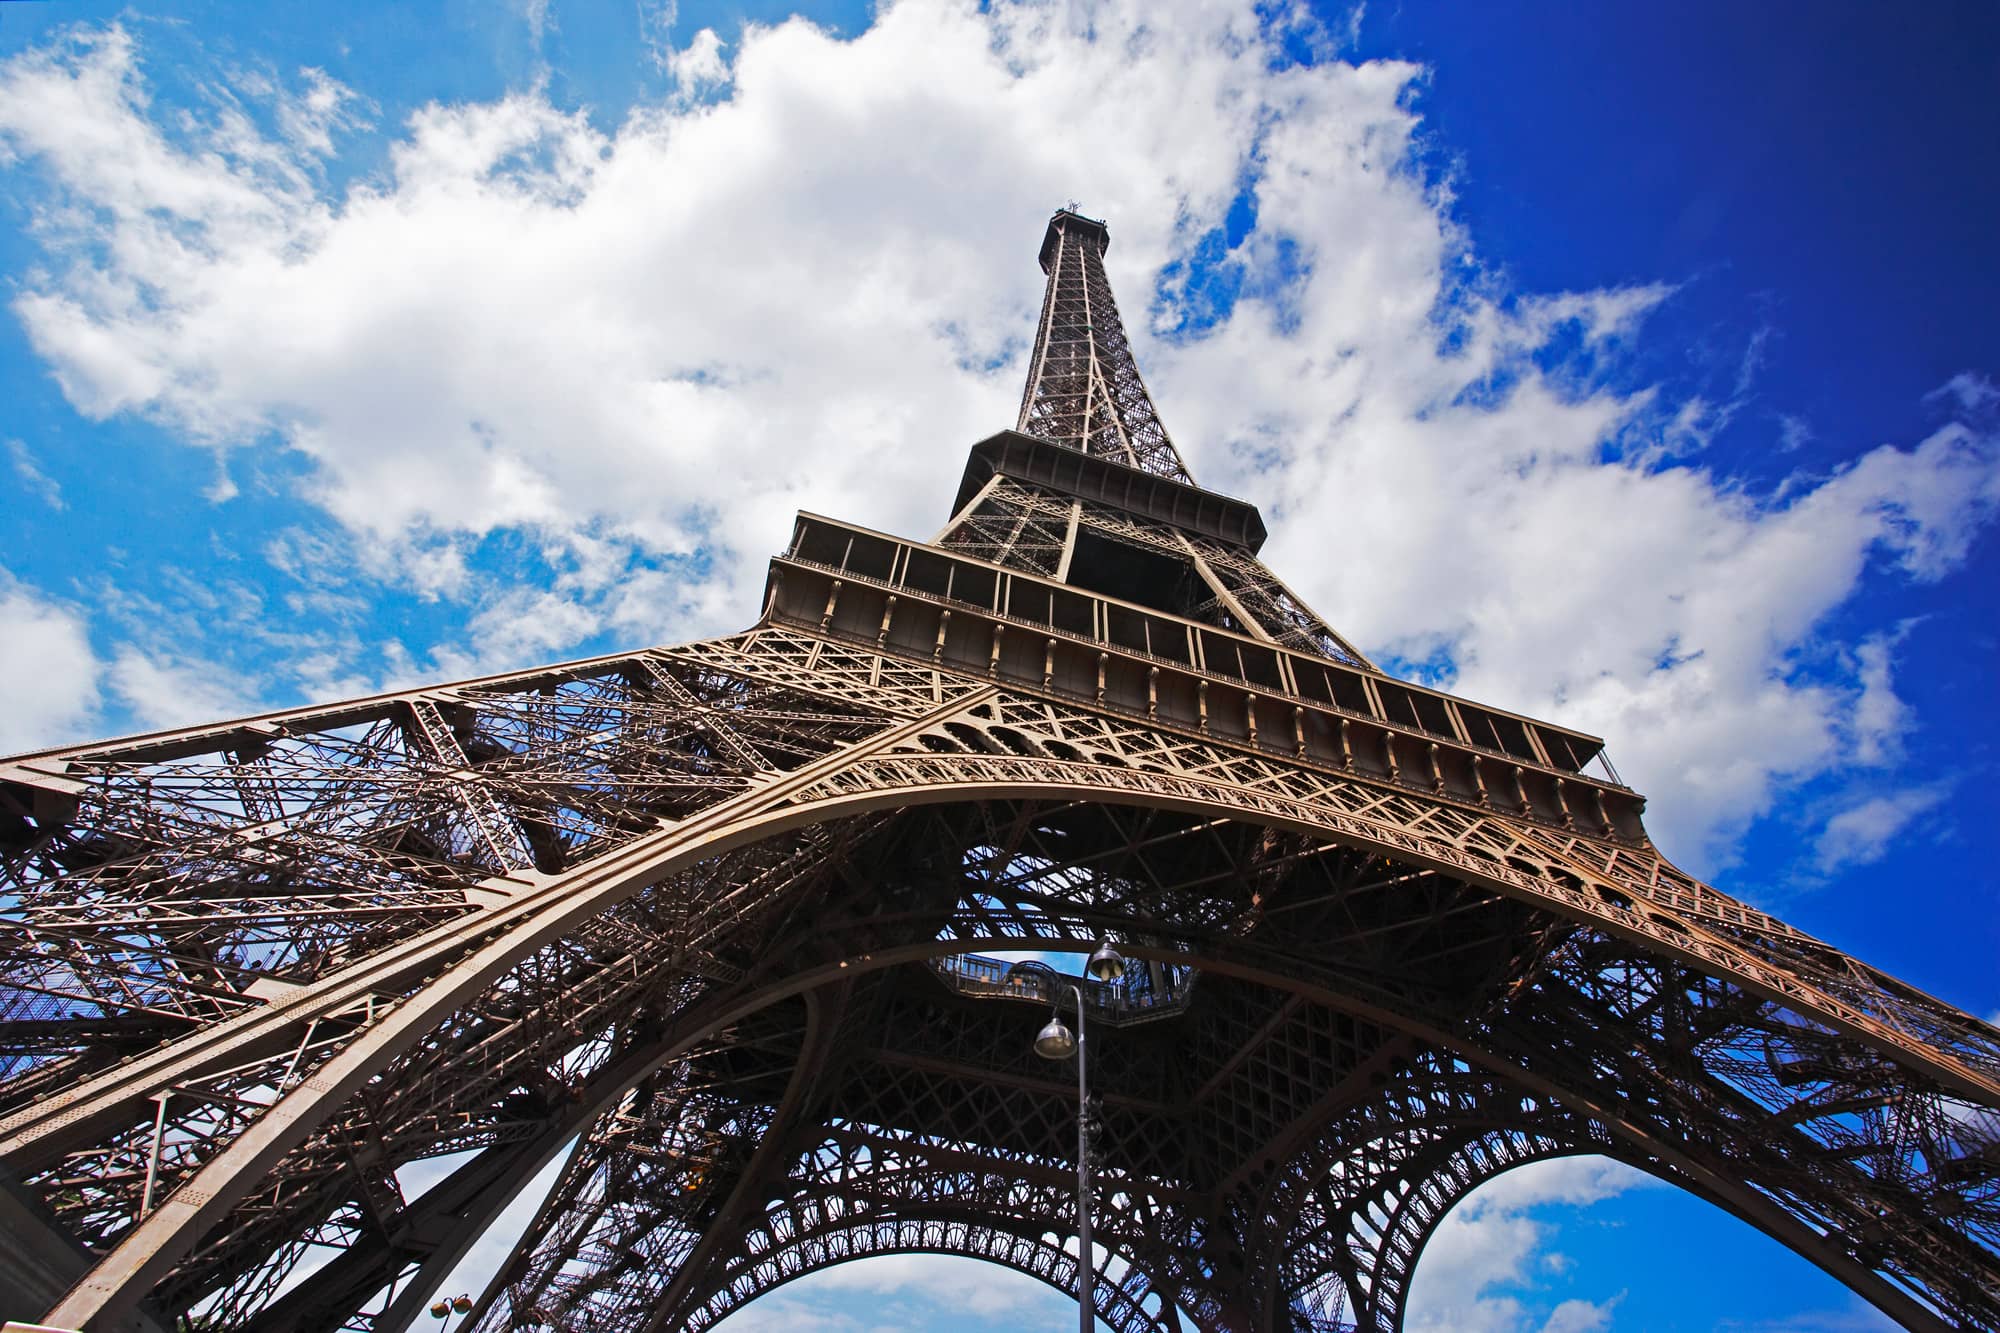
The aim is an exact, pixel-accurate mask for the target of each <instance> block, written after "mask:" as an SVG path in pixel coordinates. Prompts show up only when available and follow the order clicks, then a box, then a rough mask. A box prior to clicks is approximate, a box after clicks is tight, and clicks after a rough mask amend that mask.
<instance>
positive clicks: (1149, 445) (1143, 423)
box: [1019, 213, 1192, 484]
mask: <svg viewBox="0 0 2000 1333" xmlns="http://www.w3.org/2000/svg"><path fill="white" fill-rule="evenodd" d="M1108 244H1109V233H1108V232H1107V231H1106V230H1105V229H1104V226H1103V224H1102V223H1098V222H1093V221H1091V220H1090V219H1088V218H1082V217H1078V216H1076V215H1075V214H1073V213H1058V214H1057V215H1056V217H1055V220H1054V221H1053V222H1051V223H1050V224H1049V238H1048V240H1047V241H1046V242H1045V243H1044V249H1043V258H1042V267H1043V268H1044V269H1045V270H1047V272H1048V286H1047V288H1046V290H1045V291H1044V293H1043V297H1042V316H1041V323H1040V325H1039V326H1038V330H1037V334H1036V338H1035V351H1034V356H1033V359H1032V360H1031V362H1030V364H1029V367H1028V385H1027V390H1026V392H1025V393H1024V394H1023V395H1022V398H1021V415H1020V422H1019V429H1021V430H1023V431H1025V432H1027V433H1028V434H1031V435H1039V436H1041V437H1042V438H1044V439H1049V440H1054V441H1056V442H1057V443H1058V444H1066V445H1069V446H1070V447H1071V448H1073V449H1081V450H1082V451H1083V452H1085V453H1087V454H1098V455H1101V456H1103V457H1106V458H1112V459H1116V460H1117V461H1118V462H1120V463H1126V464H1129V465H1131V466H1133V467H1137V468H1142V469H1144V470H1145V471H1148V472H1153V473H1157V474H1158V475H1160V476H1163V477H1172V478H1173V479H1174V480H1176V481H1183V482H1189V483H1190V484H1192V479H1191V478H1190V477H1189V476H1188V471H1187V468H1186V467H1185V466H1184V465H1183V464H1182V463H1181V457H1180V454H1179V452H1178V451H1176V450H1175V448H1174V442H1173V441H1172V440H1171V439H1169V438H1168V436H1167V428H1166V426H1165V425H1163V424H1162V423H1161V421H1160V414H1159V412H1158V411H1157V410H1156V409H1155V408H1154V406H1153V399H1152V395H1150V394H1148V393H1147V392H1146V384H1145V381H1143V380H1142V379H1140V378H1139V364H1138V360H1137V358H1135V357H1134V356H1133V355H1132V348H1131V346H1130V344H1129V343H1128V342H1127V341H1126V338H1125V325H1124V323H1123V321H1122V320H1120V319H1119V317H1118V303H1117V302H1116V301H1115V300H1113V299H1112V295H1111V281H1110V279H1108V278H1107V277H1106V276H1105V274H1104V250H1105V247H1106V246H1107V245H1108Z"/></svg>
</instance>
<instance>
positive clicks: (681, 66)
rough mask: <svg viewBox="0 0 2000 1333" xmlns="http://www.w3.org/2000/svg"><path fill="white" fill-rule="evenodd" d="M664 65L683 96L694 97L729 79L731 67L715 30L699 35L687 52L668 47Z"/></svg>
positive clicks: (689, 45)
mask: <svg viewBox="0 0 2000 1333" xmlns="http://www.w3.org/2000/svg"><path fill="white" fill-rule="evenodd" d="M662 63H663V66H664V68H665V69H666V71H667V75H668V77H669V78H671V79H673V81H674V86H675V87H676V88H677V89H678V90H679V91H680V92H681V93H682V94H683V95H684V96H693V95H695V94H697V93H699V92H701V91H702V90H703V89H705V88H713V87H715V86H716V85H718V84H721V83H723V82H725V81H726V80H727V79H728V78H729V64H728V62H727V61H725V60H723V58H722V39H721V38H720V37H718V36H716V35H715V29H713V28H703V29H702V30H701V31H700V32H698V33H696V34H695V35H694V40H692V41H690V42H689V43H688V45H687V49H686V50H685V51H678V50H673V49H671V48H669V49H668V51H667V53H666V55H665V57H664V58H663V61H662Z"/></svg>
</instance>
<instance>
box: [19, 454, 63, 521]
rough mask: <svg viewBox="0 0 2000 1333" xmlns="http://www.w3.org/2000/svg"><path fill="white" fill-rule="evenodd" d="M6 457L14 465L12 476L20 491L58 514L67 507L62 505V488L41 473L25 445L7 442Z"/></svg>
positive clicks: (46, 474) (51, 478)
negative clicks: (22, 490) (24, 491)
mask: <svg viewBox="0 0 2000 1333" xmlns="http://www.w3.org/2000/svg"><path fill="white" fill-rule="evenodd" d="M7 457H8V459H9V460H11V461H12V462H13V464H14V476H15V477H16V478H18V479H19V480H20V483H21V486H22V489H24V490H26V491H27V492H28V493H29V494H30V495H33V496H35V497H36V498H37V499H39V500H40V501H41V502H42V503H43V504H45V505H47V506H48V507H49V508H51V509H53V510H56V511H57V512H58V513H60V512H61V511H62V510H64V509H67V508H68V507H69V506H68V505H66V504H64V503H63V495H62V487H61V486H58V485H57V484H56V481H55V478H53V477H51V476H49V475H48V473H46V472H44V471H42V469H41V467H40V465H38V464H37V463H36V462H35V456H34V455H33V454H31V453H29V452H28V446H27V445H25V444H23V443H22V442H21V441H19V440H9V441H7Z"/></svg>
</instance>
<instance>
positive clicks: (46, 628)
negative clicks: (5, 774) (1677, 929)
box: [0, 570, 99, 754]
mask: <svg viewBox="0 0 2000 1333" xmlns="http://www.w3.org/2000/svg"><path fill="white" fill-rule="evenodd" d="M98 673H99V667H98V661H97V655H96V654H95V653H93V652H92V651H91V648H90V634H89V629H88V626H87V624H86V622H85V620H84V617H83V615H82V614H81V613H80V612H78V611H76V610H73V609H72V608H69V607H66V606H61V605H58V604H57V603H55V602H52V601H49V600H48V599H47V598H45V597H43V596H42V595H41V594H39V593H38V592H36V591H35V590H34V589H32V588H29V587H27V586H26V585H24V584H21V583H19V582H17V581H15V579H14V578H13V577H12V576H11V575H9V574H7V573H6V572H5V571H4V570H0V680H4V681H6V682H7V706H6V708H4V709H0V754H13V753H15V752H16V751H20V750H25V749H28V748H30V747H36V748H39V747H42V746H47V745H52V744H55V743H57V742H59V741H62V740H66V739H77V738H79V737H80V736H81V734H82V733H83V731H84V730H85V728H86V727H88V725H89V724H90V722H91V721H92V720H93V719H94V718H95V717H96V715H97V708H98V702H99V696H98Z"/></svg>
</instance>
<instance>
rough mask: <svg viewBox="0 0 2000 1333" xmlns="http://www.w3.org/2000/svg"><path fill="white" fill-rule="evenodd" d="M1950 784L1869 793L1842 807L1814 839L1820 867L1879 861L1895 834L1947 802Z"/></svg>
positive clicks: (1825, 869)
mask: <svg viewBox="0 0 2000 1333" xmlns="http://www.w3.org/2000/svg"><path fill="white" fill-rule="evenodd" d="M1949 794H1950V788H1949V787H1947V786H1944V785H1939V784H1932V785H1929V786H1923V787H1910V788H1907V789H1905V790H1902V791H1897V792H1891V793H1889V794H1887V795H1884V796H1870V797H1867V798H1865V799H1863V800H1861V801H1858V802H1856V803H1854V804H1852V805H1849V806H1847V807H1846V808H1845V809H1842V810H1841V811H1840V812H1839V813H1838V814H1835V815H1834V816H1833V817H1832V818H1830V819H1828V820H1827V822H1826V827H1825V828H1824V829H1822V830H1821V831H1820V834H1819V837H1818V838H1817V839H1816V840H1815V841H1814V844H1813V854H1814V856H1815V857H1816V859H1817V860H1818V863H1819V868H1820V870H1821V871H1823V872H1825V873H1828V874H1831V873H1833V872H1834V871H1837V870H1845V869H1848V868H1850V867H1853V866H1860V865H1868V864H1871V863H1872V862H1875V861H1879V860H1881V859H1882V857H1883V856H1884V855H1885V854H1886V853H1887V852H1888V850H1889V845H1890V843H1891V842H1893V841H1894V840H1895V838H1896V837H1897V836H1898V835H1899V834H1901V833H1902V832H1903V831H1904V830H1905V829H1906V828H1908V827H1909V826H1910V825H1911V824H1912V823H1913V822H1915V821H1916V820H1917V819H1918V818H1919V817H1920V816H1922V815H1925V814H1927V813H1929V812H1930V811H1932V810H1935V809H1936V808H1937V807H1938V806H1940V805H1942V804H1943V803H1944V799H1945V797H1946V796H1947V795H1949Z"/></svg>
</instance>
